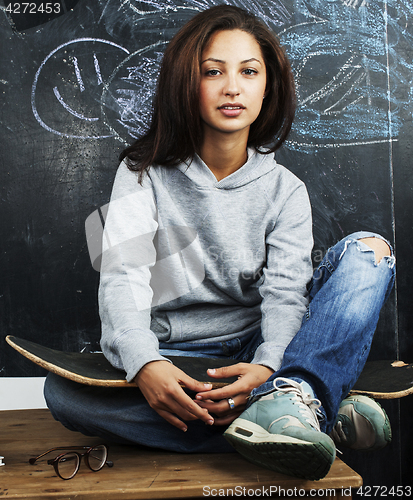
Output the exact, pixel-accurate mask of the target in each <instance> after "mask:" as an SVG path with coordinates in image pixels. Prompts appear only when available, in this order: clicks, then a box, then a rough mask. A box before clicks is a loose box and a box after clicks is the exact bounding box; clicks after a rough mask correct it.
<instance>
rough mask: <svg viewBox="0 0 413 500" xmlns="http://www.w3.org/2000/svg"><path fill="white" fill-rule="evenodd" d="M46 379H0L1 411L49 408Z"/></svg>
mask: <svg viewBox="0 0 413 500" xmlns="http://www.w3.org/2000/svg"><path fill="white" fill-rule="evenodd" d="M44 381H45V377H0V410H26V409H33V408H47V406H46V402H45V400H44V397H43V386H44Z"/></svg>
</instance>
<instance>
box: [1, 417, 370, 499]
mask: <svg viewBox="0 0 413 500" xmlns="http://www.w3.org/2000/svg"><path fill="white" fill-rule="evenodd" d="M100 442H101V440H100V439H97V438H89V437H86V436H83V435H82V434H79V433H76V432H71V431H68V430H67V429H65V428H64V427H63V426H62V425H61V424H59V423H58V422H55V421H54V419H53V417H52V416H51V414H50V412H49V411H48V410H14V411H0V455H2V456H4V457H5V458H4V462H5V464H6V465H4V466H0V498H3V497H4V498H9V499H10V498H25V499H33V498H39V499H54V498H56V499H71V498H76V499H85V500H86V499H88V500H89V499H91V500H92V499H93V500H107V499H125V500H126V499H134V500H135V499H136V500H137V499H156V498H205V497H208V496H209V497H222V496H223V493H225V494H226V496H227V497H228V498H229V497H231V496H232V497H237V496H238V497H239V496H241V495H243V496H245V497H251V496H252V494H254V492H255V493H257V495H256V496H261V497H263V496H267V494H270V493H272V494H273V495H272V496H273V497H276V496H277V493H278V492H279V491H280V488H281V489H284V490H285V493H286V494H288V493H291V492H292V490H294V488H296V489H297V490H296V491H298V490H300V489H306V490H310V489H319V490H323V491H321V492H320V497H322V498H328V496H327V494H326V491H325V490H327V489H332V488H334V489H335V490H336V492H335V493H334V495H332V498H340V496H341V495H340V493H342V492H343V491H344V490H345V491H346V493H347V495H345V498H349V496H348V488H349V487H357V486H360V485H361V484H362V479H361V477H360V476H359V475H358V474H356V473H355V472H354V471H353V470H352V469H350V468H349V467H348V466H347V465H345V464H344V463H343V462H342V461H341V460H339V459H336V461H335V463H334V464H333V466H332V468H331V470H330V472H329V474H328V475H327V476H326V477H325V478H324V479H322V480H320V481H306V480H301V479H297V478H294V477H289V476H284V475H282V474H278V473H275V472H272V471H270V470H267V469H263V468H261V467H258V466H255V465H253V464H251V463H249V462H247V461H245V460H244V459H243V458H242V457H241V456H240V455H238V454H237V453H233V454H232V453H229V454H196V455H189V454H179V453H172V452H165V451H161V450H152V449H148V448H143V447H133V446H119V445H116V446H115V445H113V446H110V450H109V459H110V460H112V461H113V462H114V467H113V468H108V467H105V468H104V469H102V470H101V471H99V472H92V471H90V470H89V469H88V468H87V466H86V465H85V463H84V462H83V461H82V463H81V466H80V470H79V472H78V473H77V475H76V476H75V477H74V478H73V479H71V480H68V481H64V480H62V479H60V478H59V477H58V476H56V474H55V472H54V469H53V467H52V466H50V465H48V464H47V461H46V460H40V461H39V462H37V463H36V464H35V465H30V464H29V462H28V460H29V458H30V457H33V456H37V455H38V454H40V453H42V452H44V451H46V450H48V449H50V448H52V447H55V446H68V445H82V446H83V445H85V446H86V445H87V446H88V445H93V444H97V443H100ZM45 458H48V457H45ZM51 458H53V457H51ZM288 490H289V491H288ZM288 496H289V498H295V497H294V496H291V495H288ZM313 498H317V497H314V496H313Z"/></svg>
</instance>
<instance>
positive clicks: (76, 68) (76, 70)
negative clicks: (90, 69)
mask: <svg viewBox="0 0 413 500" xmlns="http://www.w3.org/2000/svg"><path fill="white" fill-rule="evenodd" d="M73 65H74V67H75V73H76V78H77V82H78V83H79V87H80V92H84V90H85V84H84V83H83V79H82V75H81V74H80V68H79V63H78V62H77V57H73Z"/></svg>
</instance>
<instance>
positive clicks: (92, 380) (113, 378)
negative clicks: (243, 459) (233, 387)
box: [6, 335, 238, 389]
mask: <svg viewBox="0 0 413 500" xmlns="http://www.w3.org/2000/svg"><path fill="white" fill-rule="evenodd" d="M6 341H7V343H8V344H9V345H10V346H11V347H13V348H14V349H16V351H18V352H19V353H20V354H22V355H23V356H25V357H26V358H27V359H30V361H33V362H34V363H36V364H37V365H39V366H41V367H42V368H45V369H46V370H48V371H50V372H52V373H55V374H56V375H60V376H61V377H64V378H68V379H69V380H73V381H74V382H78V383H80V384H86V385H95V386H102V387H135V388H136V384H134V383H133V382H127V381H126V380H125V377H126V373H125V372H124V371H122V370H118V369H117V368H115V367H113V366H112V365H111V364H110V363H109V361H108V360H107V359H106V358H105V356H104V354H103V353H102V352H96V353H81V352H64V351H58V350H56V349H51V348H50V347H45V346H43V345H40V344H37V343H35V342H31V341H29V340H24V339H21V338H18V337H14V336H12V335H8V336H7V337H6ZM164 357H165V358H167V359H169V360H170V361H172V363H173V364H174V365H175V366H177V367H178V368H180V369H181V370H182V371H184V372H185V373H186V374H187V375H189V376H190V377H192V378H194V379H196V380H199V381H200V382H203V383H209V384H212V387H213V388H214V389H217V388H219V387H224V386H225V385H227V384H229V383H232V382H235V381H236V380H237V377H229V378H225V379H218V378H211V377H209V376H208V375H207V370H208V368H221V367H223V366H229V365H235V364H236V363H238V361H237V360H232V359H228V358H198V357H193V356H164Z"/></svg>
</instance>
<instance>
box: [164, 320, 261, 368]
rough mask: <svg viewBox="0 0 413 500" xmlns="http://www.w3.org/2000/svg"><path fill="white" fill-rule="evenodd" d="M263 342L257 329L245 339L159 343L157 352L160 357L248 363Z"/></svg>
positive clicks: (259, 330)
mask: <svg viewBox="0 0 413 500" xmlns="http://www.w3.org/2000/svg"><path fill="white" fill-rule="evenodd" d="M263 341H264V340H263V338H262V335H261V329H260V328H257V329H256V330H254V331H252V332H251V333H249V334H248V335H246V336H245V337H242V338H238V337H235V338H233V339H231V340H225V341H221V342H172V343H171V342H160V343H159V352H160V354H162V356H193V357H202V358H230V359H237V360H239V361H240V362H249V361H251V360H252V358H253V357H254V353H255V351H256V350H257V348H258V346H260V345H261V344H262V343H263Z"/></svg>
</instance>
